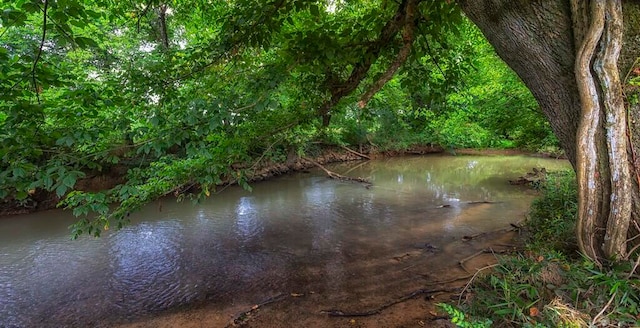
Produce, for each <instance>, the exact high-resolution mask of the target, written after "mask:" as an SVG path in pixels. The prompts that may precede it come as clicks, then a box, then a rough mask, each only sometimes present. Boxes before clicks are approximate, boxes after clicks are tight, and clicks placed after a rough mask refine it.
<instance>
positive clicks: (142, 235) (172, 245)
mask: <svg viewBox="0 0 640 328" xmlns="http://www.w3.org/2000/svg"><path fill="white" fill-rule="evenodd" d="M532 167H546V168H547V169H548V170H549V169H558V168H568V164H567V163H566V162H564V161H556V160H549V159H540V158H530V157H514V156H511V157H504V156H495V157H478V156H459V157H450V156H426V157H409V158H393V159H388V160H380V161H371V162H367V163H357V162H356V163H348V164H339V165H335V166H332V170H334V171H336V172H338V173H342V174H344V175H349V176H359V177H366V178H369V179H370V180H371V181H372V182H373V186H372V187H370V188H365V187H364V186H363V185H362V184H359V183H351V182H341V181H336V180H330V179H327V178H326V177H324V176H323V174H322V172H319V171H312V172H311V173H297V174H293V175H288V176H284V177H280V178H277V179H273V180H271V181H267V182H262V183H256V184H254V185H253V187H254V190H253V192H251V193H250V192H246V191H244V190H241V189H240V188H237V187H231V188H228V189H227V190H225V191H224V192H222V193H220V194H218V195H215V196H213V197H211V198H210V199H209V200H208V201H207V202H206V203H204V204H201V205H197V206H192V205H191V204H190V203H179V204H178V203H175V202H174V201H173V200H172V199H165V200H162V201H157V202H154V203H152V204H150V205H149V206H147V207H146V208H145V209H144V210H143V211H141V212H139V213H136V214H134V215H133V216H134V218H133V220H132V224H131V225H130V226H127V227H126V228H125V229H123V230H120V231H109V232H107V233H105V234H104V235H103V236H102V237H101V238H98V239H95V238H91V237H83V238H80V239H79V240H76V241H71V240H70V238H69V237H70V234H69V230H68V228H67V227H68V225H69V224H71V223H72V222H74V218H73V217H71V215H70V214H69V213H68V212H63V211H57V210H55V211H48V212H43V213H37V214H32V215H22V216H15V217H9V218H2V219H0V327H60V326H73V327H76V326H108V325H111V324H113V323H116V322H126V321H129V320H135V319H137V318H141V317H144V316H145V315H149V314H156V313H160V312H161V311H163V310H167V309H175V308H176V307H180V306H189V305H193V304H212V303H216V304H220V306H221V308H224V307H225V306H227V305H229V304H234V303H242V302H247V303H249V304H251V303H252V302H254V303H255V302H257V301H259V300H261V299H264V298H265V297H268V296H269V295H274V294H277V293H281V292H289V291H294V290H314V291H315V293H323V295H326V297H327V298H330V299H335V300H336V301H339V300H345V299H348V298H349V297H358V292H359V288H360V286H362V283H361V281H362V280H363V279H369V280H371V279H374V280H375V279H380V280H381V281H384V274H385V266H386V264H385V263H386V262H385V261H379V259H388V258H390V257H392V256H393V255H394V254H397V253H398V252H401V251H402V250H404V249H407V247H412V245H416V244H421V243H422V244H424V243H425V242H428V243H429V244H432V245H438V246H439V247H442V245H443V244H445V243H447V241H448V240H453V239H456V238H459V237H461V236H463V235H469V234H474V233H479V232H483V231H489V230H495V229H499V228H501V227H504V226H506V225H508V223H510V222H515V221H518V220H521V219H522V218H523V215H524V213H525V212H526V210H527V207H528V205H529V204H530V202H531V200H532V198H533V197H534V193H533V192H531V191H530V190H527V189H526V188H522V187H519V186H512V185H510V184H509V183H508V179H514V178H517V177H518V176H520V175H523V174H525V173H526V172H527V171H529V170H531V168H532ZM479 201H491V202H494V203H491V204H479V203H472V204H470V202H479ZM442 205H450V206H448V207H443V206H442ZM376 277H378V278H376Z"/></svg>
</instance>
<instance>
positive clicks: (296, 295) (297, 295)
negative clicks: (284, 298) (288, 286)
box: [291, 293, 304, 297]
mask: <svg viewBox="0 0 640 328" xmlns="http://www.w3.org/2000/svg"><path fill="white" fill-rule="evenodd" d="M300 296H304V294H298V293H291V297H300Z"/></svg>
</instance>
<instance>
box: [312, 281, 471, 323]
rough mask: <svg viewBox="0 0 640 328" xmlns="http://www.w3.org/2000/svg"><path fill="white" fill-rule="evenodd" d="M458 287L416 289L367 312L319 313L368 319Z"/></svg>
mask: <svg viewBox="0 0 640 328" xmlns="http://www.w3.org/2000/svg"><path fill="white" fill-rule="evenodd" d="M459 289H460V288H459V287H455V288H438V289H424V288H422V289H418V290H416V291H413V292H411V293H409V294H407V295H405V296H403V297H401V298H399V299H397V300H393V301H390V302H387V303H385V304H383V305H381V306H379V307H377V308H375V309H372V310H368V311H363V312H344V311H341V310H322V311H320V313H326V314H327V315H329V316H330V317H368V316H371V315H375V314H380V312H382V311H383V310H385V309H387V308H389V307H391V306H393V305H396V304H398V303H402V302H405V301H407V300H410V299H412V298H414V297H416V296H419V295H423V294H434V293H440V292H453V291H457V290H459Z"/></svg>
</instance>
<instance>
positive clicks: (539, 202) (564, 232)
mask: <svg viewBox="0 0 640 328" xmlns="http://www.w3.org/2000/svg"><path fill="white" fill-rule="evenodd" d="M537 188H538V189H539V191H540V192H541V196H540V197H539V198H538V199H536V200H535V201H534V202H533V204H532V205H531V210H530V212H529V218H528V221H527V227H528V229H529V231H530V232H531V236H530V238H531V239H530V242H531V243H532V244H536V243H538V242H540V243H542V245H544V246H545V247H547V248H549V249H555V250H559V251H564V252H565V253H566V254H572V253H575V251H576V245H577V241H576V233H575V224H576V215H577V211H578V200H577V194H578V191H577V184H576V177H575V173H574V172H573V171H561V172H552V173H549V174H548V175H547V180H546V181H545V182H543V183H542V184H541V185H539V186H537Z"/></svg>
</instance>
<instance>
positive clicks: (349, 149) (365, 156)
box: [340, 146, 371, 160]
mask: <svg viewBox="0 0 640 328" xmlns="http://www.w3.org/2000/svg"><path fill="white" fill-rule="evenodd" d="M340 148H342V149H344V150H346V151H348V152H350V153H352V154H354V155H358V156H360V157H362V158H366V159H369V160H370V159H371V157H369V156H367V155H365V154H363V153H359V152H357V151H355V150H353V149H351V148H348V147H345V146H340Z"/></svg>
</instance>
